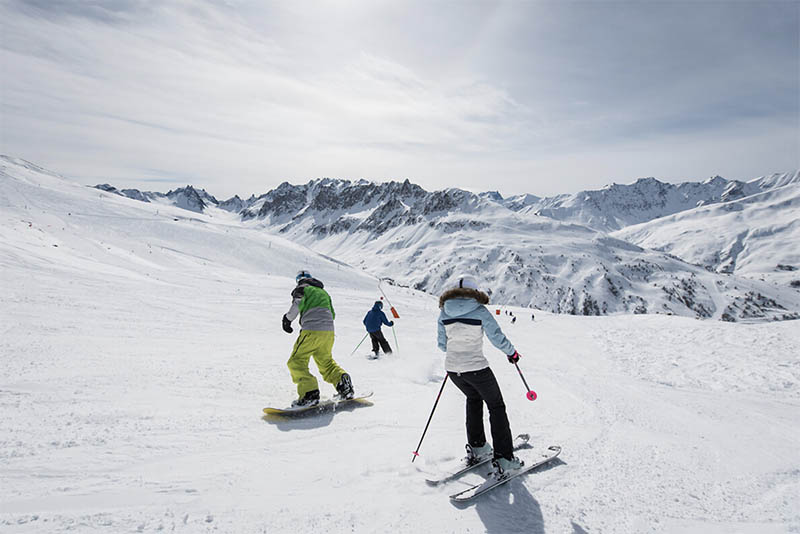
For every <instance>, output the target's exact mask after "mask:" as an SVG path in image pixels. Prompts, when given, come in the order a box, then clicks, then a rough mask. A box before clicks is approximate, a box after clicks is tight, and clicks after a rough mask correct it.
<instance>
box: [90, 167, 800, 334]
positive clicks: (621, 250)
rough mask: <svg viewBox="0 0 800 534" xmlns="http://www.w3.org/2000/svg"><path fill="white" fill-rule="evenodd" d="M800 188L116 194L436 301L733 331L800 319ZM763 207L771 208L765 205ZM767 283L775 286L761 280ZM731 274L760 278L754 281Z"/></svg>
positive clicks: (655, 184)
mask: <svg viewBox="0 0 800 534" xmlns="http://www.w3.org/2000/svg"><path fill="white" fill-rule="evenodd" d="M98 187H100V188H102V189H104V190H107V191H112V192H116V191H115V190H113V188H110V186H107V185H104V186H98ZM798 190H800V173H797V172H795V173H787V174H776V175H772V176H768V177H762V178H758V179H755V180H752V181H749V182H740V181H729V180H725V179H724V178H721V177H719V176H716V177H714V178H711V179H709V180H706V181H705V182H702V183H700V182H687V183H682V184H667V183H664V182H660V181H658V180H656V179H654V178H645V179H640V180H637V181H636V182H635V183H633V184H629V185H619V184H614V185H611V186H608V187H605V188H603V189H601V190H598V191H583V192H580V193H576V194H573V195H560V196H557V197H550V198H540V197H536V196H534V195H529V194H528V195H518V196H514V197H509V198H503V197H502V195H500V194H499V193H497V192H484V193H478V194H475V193H472V192H469V191H464V190H461V189H447V190H443V191H433V192H429V191H426V190H424V189H423V188H422V187H420V186H418V185H415V184H413V183H411V182H409V181H408V180H406V181H405V182H402V183H401V182H389V183H383V184H376V183H372V182H369V181H366V180H359V181H355V182H353V181H348V180H332V179H321V180H313V181H310V182H308V183H306V184H302V185H292V184H289V183H283V184H281V185H280V186H279V187H277V188H276V189H273V190H271V191H269V192H267V193H265V194H263V195H260V196H251V197H250V198H248V199H247V200H242V199H240V198H239V197H238V196H237V197H234V198H232V199H230V200H227V201H225V202H218V201H216V199H214V197H212V196H211V195H208V194H207V193H205V191H201V192H198V191H197V190H195V189H194V188H192V187H191V186H187V187H186V188H183V189H179V190H175V191H170V192H169V193H167V194H166V195H164V194H158V193H141V192H139V191H135V190H125V191H120V192H118V193H119V194H122V195H125V196H129V197H130V198H135V199H140V198H141V197H145V198H149V199H158V200H161V201H164V200H166V201H170V200H171V201H172V202H173V203H175V204H176V205H180V204H178V200H180V201H182V202H183V203H184V204H186V202H187V201H186V200H185V199H186V198H192V199H195V200H194V201H193V202H192V203H191V206H192V207H193V208H194V209H195V210H196V211H202V210H204V209H209V208H210V207H212V206H213V207H217V208H220V209H224V210H229V211H233V212H237V213H239V215H240V216H241V219H242V221H243V223H244V224H248V225H253V226H256V227H259V228H263V229H265V230H268V231H272V232H278V233H281V234H283V235H285V236H287V237H289V238H291V239H292V240H294V241H296V242H299V243H302V244H304V245H306V246H309V247H310V248H312V249H314V250H317V251H319V252H322V253H324V254H327V255H330V256H333V257H338V258H347V261H349V262H351V263H355V264H357V265H359V266H361V267H362V268H364V269H365V270H367V271H369V272H372V273H375V274H378V275H380V276H383V277H388V278H391V279H393V280H394V281H396V283H399V284H403V285H409V286H412V287H414V288H416V289H420V290H424V291H428V292H431V293H436V292H437V291H438V290H439V288H441V287H443V286H444V284H446V282H447V281H448V279H450V278H452V277H453V276H455V275H456V274H457V273H460V272H462V271H470V272H474V273H476V274H477V276H478V277H479V278H480V279H481V280H482V281H483V282H484V284H485V285H486V289H487V290H488V291H490V292H491V293H492V297H493V299H494V302H496V303H498V304H514V305H521V306H533V307H536V308H539V309H544V310H548V311H552V312H556V313H570V314H584V315H600V314H608V313H620V312H623V313H624V312H627V313H665V314H678V315H689V316H695V317H700V318H716V319H724V320H742V319H785V318H796V317H797V311H798V305H797V299H798V296H800V292H798V291H797V290H796V289H793V284H794V285H795V286H796V285H798V283H800V282H795V276H794V272H793V271H792V269H794V268H795V266H796V264H798V262H799V261H800V260H798V258H797V257H796V253H795V252H794V250H796V249H797V247H794V248H793V247H791V246H787V245H790V244H791V243H800V239H799V238H798V235H797V232H796V227H797V224H796V220H795V221H794V222H793V221H792V220H791V219H792V217H794V213H796V204H795V203H794V202H793V201H791V200H790V201H788V202H787V201H785V200H784V199H785V198H786V197H787V195H788V196H789V197H792V195H794V197H793V198H796V197H797V192H798ZM768 199H776V201H775V202H772V203H769V205H768V206H764V204H763V203H764V202H768ZM750 205H757V206H758V207H759V208H758V210H757V211H753V212H752V214H751V216H749V217H747V218H746V219H744V218H742V217H739V218H738V220H739V221H740V224H739V226H740V227H739V228H738V229H737V230H736V231H735V232H733V228H734V225H732V224H730V223H729V222H722V223H721V224H722V225H724V229H725V231H720V232H718V233H713V232H711V233H709V232H703V231H698V232H695V234H694V235H693V237H692V239H685V236H686V233H685V232H686V229H685V227H684V225H682V224H681V223H678V224H677V228H679V229H676V225H675V224H671V223H669V221H667V220H666V219H665V217H664V216H671V215H673V216H674V214H676V213H679V214H682V215H683V217H681V218H680V220H684V219H686V220H691V221H694V222H693V224H696V225H697V226H698V228H703V226H704V225H703V222H702V221H705V220H706V219H709V218H714V217H715V216H714V215H712V214H717V213H729V212H731V211H733V210H738V209H740V207H741V206H750ZM698 206H699V207H698ZM690 214H694V215H690ZM795 219H796V217H795ZM778 220H780V221H783V222H781V223H777V222H776V221H778ZM759 221H768V222H766V224H768V225H771V228H772V230H773V231H769V230H765V229H764V228H761V227H760V226H759V224H760V223H759ZM639 222H646V223H647V224H648V226H647V227H646V229H639V230H638V231H636V232H634V231H633V230H631V231H630V232H629V233H626V232H625V231H620V232H618V233H616V234H613V235H608V234H607V232H608V231H610V230H612V229H617V228H622V227H626V228H628V227H630V225H632V224H634V223H639ZM666 225H668V226H666ZM662 227H663V228H664V230H663V231H661V232H659V231H658V229H661V228H662ZM632 228H638V227H632ZM667 228H670V229H671V230H668V229H667ZM706 229H707V228H706ZM793 229H794V230H793ZM743 232H744V234H743ZM645 235H646V236H649V241H648V240H647V239H645ZM661 235H663V236H664V237H663V238H657V237H656V236H661ZM742 235H745V236H747V238H746V239H744V238H741V239H740V237H739V236H742ZM739 241H741V243H740V244H738V245H737V244H736V243H737V242H739ZM744 241H746V242H744ZM653 249H656V250H653ZM740 249H741V250H740ZM742 250H744V251H745V254H744V255H742V254H741V251H742ZM726 251H727V252H726ZM754 251H760V252H759V253H758V254H757V256H758V257H759V258H760V264H761V265H762V267H761V269H760V270H759V271H757V272H756V271H752V270H750V271H748V270H746V269H745V270H741V269H740V271H741V273H740V272H736V270H735V269H734V268H733V267H726V266H725V265H729V264H730V258H731V256H732V254H733V255H735V256H736V257H738V258H739V261H740V264H741V265H747V264H748V262H747V261H746V258H747V257H748V256H750V255H751V252H754ZM765 251H766V252H765ZM792 254H795V256H793V255H792ZM725 262H728V263H725ZM751 263H752V262H751ZM770 272H774V273H777V274H778V276H777V277H775V278H774V279H773V278H765V277H764V273H767V277H769V273H770ZM731 273H734V274H757V276H756V277H755V278H757V279H756V280H753V279H746V278H740V277H736V276H730V274H731ZM751 278H752V277H751ZM797 278H800V276H798V277H797ZM776 282H777V283H779V285H778V286H775V285H774V283H776Z"/></svg>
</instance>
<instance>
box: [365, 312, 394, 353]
mask: <svg viewBox="0 0 800 534" xmlns="http://www.w3.org/2000/svg"><path fill="white" fill-rule="evenodd" d="M382 324H385V325H386V326H394V321H390V320H388V319H387V318H386V314H385V313H383V302H381V301H380V300H376V301H375V304H373V305H372V309H371V310H370V311H368V312H367V315H366V316H365V317H364V326H365V327H366V328H367V332H368V333H369V338H370V339H371V340H372V352H373V353H374V354H375V357H376V358H377V357H378V349H379V348H381V349H383V352H384V353H386V354H391V353H392V347H390V346H389V342H388V341H386V338H385V337H383V332H381V325H382Z"/></svg>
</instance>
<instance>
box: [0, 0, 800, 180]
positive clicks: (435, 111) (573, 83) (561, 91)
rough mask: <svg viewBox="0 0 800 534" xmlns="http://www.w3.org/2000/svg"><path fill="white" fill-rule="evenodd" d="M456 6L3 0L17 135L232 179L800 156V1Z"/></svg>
mask: <svg viewBox="0 0 800 534" xmlns="http://www.w3.org/2000/svg"><path fill="white" fill-rule="evenodd" d="M452 7H453V6H452V5H450V4H446V3H438V2H434V3H430V2H427V3H415V2H412V3H403V4H402V5H400V4H395V3H393V2H374V3H369V4H365V3H354V4H346V3H345V4H343V3H339V2H336V3H335V4H332V3H326V2H319V3H316V4H314V5H313V9H312V8H311V7H309V6H308V5H306V4H304V5H303V6H299V5H296V4H292V3H263V4H262V3H248V2H241V3H239V2H229V3H228V4H214V3H210V2H209V3H207V2H181V1H175V2H157V3H151V2H143V1H124V2H123V1H116V2H82V3H73V2H66V1H64V2H60V1H59V2H49V1H48V2H44V1H36V2H11V3H7V4H4V5H2V6H0V17H2V19H3V21H4V22H3V23H2V24H3V28H2V30H3V40H2V42H1V43H0V66H2V72H3V76H2V79H3V81H2V100H1V101H0V113H1V114H2V134H1V135H2V139H1V142H2V151H3V152H4V153H9V154H12V155H19V156H22V157H25V158H27V159H30V160H33V161H37V162H39V163H41V164H45V165H47V166H51V167H53V168H54V169H56V170H58V171H59V172H62V173H64V174H68V175H73V176H75V177H77V178H79V179H82V180H84V181H86V182H90V181H92V180H95V179H97V180H102V181H110V182H116V183H115V185H118V186H121V187H132V186H136V185H137V183H139V182H142V183H146V182H147V181H149V180H152V179H164V180H170V179H171V178H172V179H174V181H175V182H174V185H185V182H186V181H187V180H186V177H193V179H192V180H191V181H192V182H193V183H194V184H196V185H198V186H201V187H204V188H205V189H206V190H208V191H210V192H212V193H214V194H215V195H218V196H226V195H232V194H234V193H239V194H242V193H245V192H248V191H253V192H259V191H264V190H266V189H268V188H269V187H272V186H274V185H276V184H277V183H279V182H281V181H283V180H286V179H288V180H293V181H306V180H307V179H310V178H314V177H319V176H339V177H347V178H357V177H366V178H370V179H377V180H380V179H392V178H405V177H408V178H410V179H412V180H415V181H417V182H419V183H421V184H423V185H424V186H426V187H430V188H439V187H449V186H459V185H463V186H469V187H474V188H477V189H480V188H491V189H500V190H501V191H502V192H506V193H510V192H522V191H527V192H532V193H536V194H552V193H556V192H565V191H569V190H575V189H580V188H585V187H597V186H598V185H601V184H602V183H604V182H607V181H610V179H612V178H613V179H615V180H617V181H627V180H630V179H633V178H635V177H637V176H640V175H655V176H658V177H660V178H664V179H687V178H695V177H704V176H705V175H706V174H709V173H716V172H720V173H723V172H727V173H729V174H728V176H729V177H732V178H747V177H752V176H753V175H757V174H766V173H769V172H773V171H778V170H788V169H789V168H796V167H800V162H798V157H800V156H798V150H797V148H798V147H797V145H796V140H797V138H798V135H800V132H799V131H798V130H799V129H800V127H798V117H800V111H798V101H797V97H796V95H797V94H798V92H800V81H799V80H800V76H798V73H797V69H798V64H800V55H799V54H800V52H798V47H797V41H798V18H799V17H798V13H800V5H798V4H791V3H762V4H759V5H758V6H755V5H752V4H747V3H734V4H730V3H728V4H726V3H717V2H712V3H693V4H691V5H689V4H664V3H650V2H644V3H630V2H625V3H606V2H604V3H541V2H535V3H524V2H510V3H497V4H491V5H489V4H475V5H472V4H470V5H469V6H467V7H465V9H463V10H460V11H459V12H458V13H457V15H455V16H454V15H453V12H452ZM792 15H794V16H793V17H792ZM401 28H402V31H401V30H400V29H401ZM688 141H690V142H688ZM792 141H795V144H794V145H792ZM703 153H705V154H706V156H705V158H704V157H702V154H703ZM726 154H727V158H726ZM154 169H156V170H155V171H154ZM154 172H155V173H156V174H158V173H163V175H162V176H158V175H156V176H154V175H153V173H154ZM481 184H483V185H481Z"/></svg>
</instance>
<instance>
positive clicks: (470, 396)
mask: <svg viewBox="0 0 800 534" xmlns="http://www.w3.org/2000/svg"><path fill="white" fill-rule="evenodd" d="M488 303H489V296H488V295H487V294H486V293H484V292H482V291H480V290H478V284H477V282H476V280H475V279H474V278H473V277H471V276H461V277H459V278H458V279H457V280H456V283H455V285H454V287H452V288H450V289H448V290H447V291H445V292H444V293H442V296H441V297H440V298H439V308H440V309H441V312H440V313H439V320H438V342H439V348H440V349H441V350H442V351H443V352H446V353H447V356H446V357H445V370H446V371H447V374H448V376H449V378H450V379H451V380H452V381H453V383H454V384H455V385H456V387H458V389H460V390H461V392H462V393H464V395H466V397H467V446H466V448H467V462H468V463H475V462H478V461H480V460H482V459H484V458H486V457H488V456H490V455H491V456H492V457H493V460H492V464H493V465H494V468H495V471H496V472H497V473H498V474H500V473H503V472H504V471H507V470H509V469H511V470H513V469H519V468H520V467H522V464H523V462H522V461H521V460H520V459H519V458H517V457H516V456H514V450H513V441H512V438H511V428H510V426H509V423H508V416H507V415H506V405H505V403H504V402H503V395H502V393H501V392H500V386H498V384H497V379H495V377H494V373H492V370H491V369H490V368H489V362H488V361H487V360H486V357H485V356H484V355H483V335H484V334H486V337H488V338H489V341H491V342H492V344H493V345H494V346H495V347H497V348H498V349H500V350H501V351H503V353H504V354H506V357H507V358H508V361H509V362H510V363H512V364H514V363H516V362H517V361H519V358H520V355H519V353H518V352H517V351H516V349H515V348H514V345H512V344H511V342H510V341H509V340H508V338H506V336H505V335H504V334H503V331H502V330H500V326H499V325H498V324H497V321H495V319H494V317H493V316H492V314H491V312H490V311H489V310H487V309H486V306H485V304H488ZM484 402H485V403H486V406H487V407H488V408H489V423H490V425H491V432H492V444H493V445H494V451H492V446H491V445H489V444H488V443H486V435H485V433H484V429H483V403H484Z"/></svg>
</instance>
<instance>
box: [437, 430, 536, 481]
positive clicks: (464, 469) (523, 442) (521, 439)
mask: <svg viewBox="0 0 800 534" xmlns="http://www.w3.org/2000/svg"><path fill="white" fill-rule="evenodd" d="M530 439H531V437H530V435H529V434H520V435H519V436H517V437H516V438H514V450H515V451H518V450H520V449H522V448H523V447H527V446H528V441H529V440H530ZM466 460H467V459H466V458H462V459H461V460H460V461H459V466H460V467H459V468H458V469H456V470H455V471H452V472H450V473H448V474H446V475H445V476H444V477H442V478H438V479H430V478H429V479H426V480H425V482H427V483H428V485H429V486H438V485H439V484H444V483H445V482H450V481H451V480H455V479H456V478H458V477H460V476H461V475H464V474H465V473H469V472H470V471H472V470H473V469H475V468H476V467H480V466H482V465H486V464H487V463H489V462H491V461H492V456H486V457H484V458H481V459H479V460H478V461H477V462H473V463H471V464H469V465H468V464H467V463H466Z"/></svg>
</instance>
